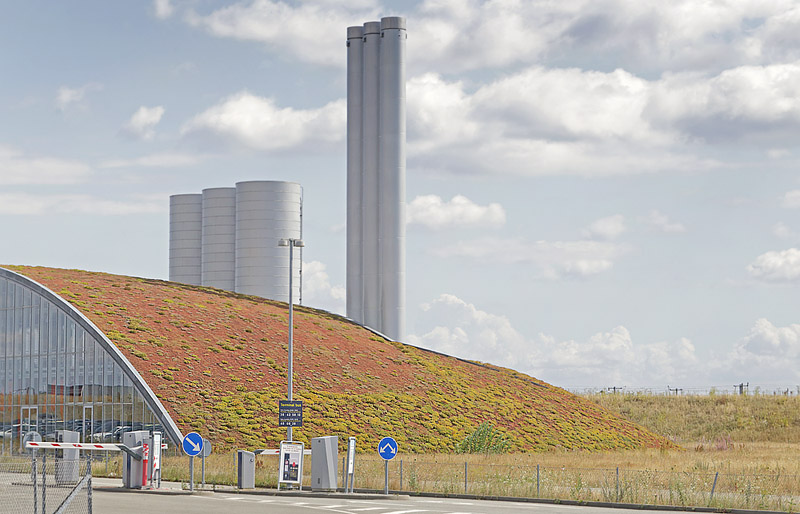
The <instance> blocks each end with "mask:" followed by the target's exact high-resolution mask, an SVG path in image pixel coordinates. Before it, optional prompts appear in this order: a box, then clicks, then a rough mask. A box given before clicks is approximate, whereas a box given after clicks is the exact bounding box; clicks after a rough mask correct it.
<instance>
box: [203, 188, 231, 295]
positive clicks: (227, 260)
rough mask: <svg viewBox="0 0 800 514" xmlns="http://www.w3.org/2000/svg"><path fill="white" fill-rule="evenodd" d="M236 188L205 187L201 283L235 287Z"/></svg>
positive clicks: (228, 289)
mask: <svg viewBox="0 0 800 514" xmlns="http://www.w3.org/2000/svg"><path fill="white" fill-rule="evenodd" d="M235 272H236V188H234V187H215V188H209V189H203V241H202V262H201V284H202V285H203V286H206V287H216V288H217V289H224V290H226V291H233V290H234V288H235V287H236V281H235V276H236V274H235Z"/></svg>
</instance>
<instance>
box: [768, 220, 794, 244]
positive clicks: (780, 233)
mask: <svg viewBox="0 0 800 514" xmlns="http://www.w3.org/2000/svg"><path fill="white" fill-rule="evenodd" d="M772 234H773V235H774V236H775V237H778V238H780V239H786V240H792V239H796V238H797V234H796V233H795V232H794V230H792V229H791V228H789V227H788V226H787V225H786V224H785V223H783V222H778V223H776V224H775V225H774V226H773V227H772Z"/></svg>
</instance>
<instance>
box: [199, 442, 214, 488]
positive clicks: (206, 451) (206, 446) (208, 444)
mask: <svg viewBox="0 0 800 514" xmlns="http://www.w3.org/2000/svg"><path fill="white" fill-rule="evenodd" d="M211 450H212V447H211V441H209V440H208V439H206V438H205V437H204V438H203V453H201V454H200V459H201V460H200V462H201V463H202V466H201V469H202V472H201V473H200V474H201V475H202V477H203V489H205V488H206V457H208V456H209V455H211Z"/></svg>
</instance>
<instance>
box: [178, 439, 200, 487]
mask: <svg viewBox="0 0 800 514" xmlns="http://www.w3.org/2000/svg"><path fill="white" fill-rule="evenodd" d="M181 446H183V451H184V453H186V455H188V456H189V490H190V491H194V457H195V455H199V454H200V452H202V451H203V438H202V437H200V434H198V433H197V432H189V433H188V434H186V435H185V436H183V443H182V445H181Z"/></svg>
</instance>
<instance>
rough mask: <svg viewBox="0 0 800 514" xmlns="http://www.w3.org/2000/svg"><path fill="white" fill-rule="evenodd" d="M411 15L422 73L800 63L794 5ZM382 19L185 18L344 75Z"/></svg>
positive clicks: (539, 8) (344, 14)
mask: <svg viewBox="0 0 800 514" xmlns="http://www.w3.org/2000/svg"><path fill="white" fill-rule="evenodd" d="M156 5H158V4H156ZM404 7H405V6H404ZM408 9H409V10H408V12H403V10H404V9H403V8H401V10H400V12H393V13H392V14H400V15H405V16H407V18H408V27H409V38H408V55H409V59H408V60H409V63H410V66H412V73H414V74H416V73H418V72H425V71H430V70H439V71H440V72H442V73H454V72H463V71H468V70H475V69H485V68H503V67H508V66H512V65H520V64H521V65H530V64H538V63H543V62H564V61H569V60H570V59H571V60H580V59H581V58H583V57H584V56H585V55H586V54H587V53H591V55H592V57H593V62H592V64H593V65H594V67H598V66H600V67H602V66H604V65H607V63H608V62H617V63H619V64H618V65H619V66H622V67H624V68H625V69H629V70H643V71H647V72H652V71H653V70H659V71H662V70H671V71H681V70H698V69H708V68H711V69H716V70H722V69H725V68H730V67H735V66H739V65H746V64H763V63H768V62H793V61H795V60H797V59H798V58H800V51H798V48H800V44H796V45H793V44H791V42H793V41H794V42H798V41H800V39H799V38H800V36H798V35H797V34H798V32H797V30H796V28H797V23H798V21H797V20H798V18H799V17H800V14H798V11H800V9H798V8H797V6H796V5H795V3H794V2H792V1H791V0H776V1H774V2H760V1H757V0H746V1H723V2H715V3H709V4H698V3H697V2H696V1H693V0H676V1H670V2H662V3H659V4H653V3H643V2H639V3H636V2H634V3H631V2H630V1H626V0H602V1H596V0H591V1H590V0H575V1H571V2H550V1H547V0H534V1H526V2H518V1H492V2H489V1H476V0H466V1H464V0H459V1H457V0H427V1H424V2H421V3H420V4H419V5H418V6H416V7H410V6H409V7H408ZM381 11H382V9H381V8H380V6H379V5H378V3H377V2H376V1H374V0H361V1H359V2H347V3H346V5H342V4H341V3H337V2H333V1H331V0H326V1H323V2H319V1H318V2H309V1H299V2H295V3H288V2H278V1H272V0H253V1H250V2H238V3H235V4H233V5H230V6H227V7H223V8H220V9H217V10H215V11H213V12H211V13H208V14H196V13H191V14H190V15H189V16H188V17H187V18H186V19H187V21H188V22H189V23H190V24H192V25H194V26H196V27H200V28H203V29H205V30H207V31H209V32H210V33H212V34H214V35H216V36H219V37H227V38H234V39H240V40H246V41H257V42H262V43H264V44H266V45H268V46H269V47H271V48H273V49H274V50H275V51H276V53H282V54H285V55H286V56H287V58H293V59H300V60H303V61H306V62H311V63H317V64H323V65H326V66H344V64H345V59H344V58H343V56H342V55H341V53H340V52H339V49H340V48H341V44H342V42H343V40H344V27H346V26H348V25H356V24H361V23H363V22H364V21H367V20H376V19H378V16H379V13H380V12H381ZM487 38H488V39H487ZM487 41H490V43H488V44H487Z"/></svg>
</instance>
